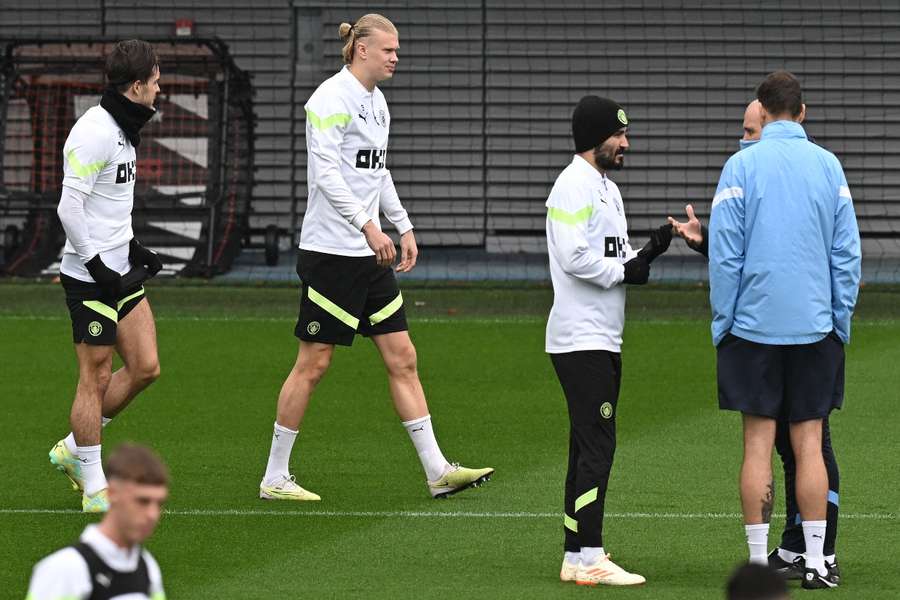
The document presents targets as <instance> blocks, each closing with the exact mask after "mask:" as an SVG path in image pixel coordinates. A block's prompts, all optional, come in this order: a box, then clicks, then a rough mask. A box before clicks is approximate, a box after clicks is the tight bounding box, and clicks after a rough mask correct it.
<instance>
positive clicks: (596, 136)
mask: <svg viewBox="0 0 900 600" xmlns="http://www.w3.org/2000/svg"><path fill="white" fill-rule="evenodd" d="M627 125H628V117H626V116H625V111H624V110H623V109H622V107H621V106H619V104H618V103H617V102H614V101H613V100H610V99H609V98H600V97H599V96H585V97H584V98H582V99H581V100H579V101H578V105H577V106H576V107H575V112H573V113H572V137H573V138H575V152H578V153H581V152H585V151H586V150H590V149H591V148H596V147H597V146H599V145H601V144H602V143H603V142H605V141H606V139H607V138H608V137H609V136H611V135H612V134H614V133H615V132H617V131H618V130H620V129H622V128H623V127H625V126H627Z"/></svg>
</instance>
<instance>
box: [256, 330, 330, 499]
mask: <svg viewBox="0 0 900 600" xmlns="http://www.w3.org/2000/svg"><path fill="white" fill-rule="evenodd" d="M333 353H334V345H332V344H319V343H316V342H306V341H303V340H301V341H300V347H299V349H298V350H297V360H296V361H295V362H294V366H293V368H292V369H291V372H290V373H288V376H287V378H286V379H285V380H284V383H283V384H282V386H281V392H280V393H279V394H278V409H277V413H276V418H275V431H274V433H273V434H272V446H271V449H270V450H269V461H268V464H267V465H266V474H265V475H264V476H263V480H262V483H261V484H260V497H262V498H265V499H271V500H318V499H319V497H318V496H317V495H315V494H312V493H311V492H308V491H307V490H304V489H303V488H301V487H300V486H298V485H296V484H294V483H293V481H292V480H291V474H290V467H289V463H290V458H291V450H292V448H293V446H294V440H296V439H297V434H298V433H299V430H300V423H302V422H303V416H304V415H305V414H306V408H307V407H308V406H309V400H310V397H311V396H312V393H313V390H314V389H315V388H316V385H317V384H318V383H319V381H320V380H321V379H322V377H323V376H324V375H325V372H326V371H327V370H328V366H329V365H330V364H331V356H332V354H333Z"/></svg>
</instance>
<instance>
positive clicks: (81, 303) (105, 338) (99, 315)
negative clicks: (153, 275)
mask: <svg viewBox="0 0 900 600" xmlns="http://www.w3.org/2000/svg"><path fill="white" fill-rule="evenodd" d="M59 279H60V282H61V283H62V286H63V289H64V290H65V292H66V305H68V307H69V316H71V318H72V341H73V342H74V343H76V344H80V343H82V342H84V343H85V344H89V345H91V346H113V345H115V343H116V327H117V326H118V323H119V321H121V320H122V319H124V318H125V316H126V315H127V314H128V313H130V312H131V311H132V310H133V309H134V307H135V306H137V305H138V304H139V303H140V302H141V300H143V299H144V285H143V283H144V282H143V280H138V281H133V282H130V283H129V282H128V276H127V275H126V276H125V277H123V279H122V280H123V282H126V285H127V287H126V288H125V289H123V290H122V292H121V293H120V294H119V297H118V298H116V299H112V298H103V297H102V296H101V293H100V286H98V285H97V284H96V283H93V282H88V281H81V280H80V279H75V278H74V277H69V276H68V275H62V274H61V275H60V276H59Z"/></svg>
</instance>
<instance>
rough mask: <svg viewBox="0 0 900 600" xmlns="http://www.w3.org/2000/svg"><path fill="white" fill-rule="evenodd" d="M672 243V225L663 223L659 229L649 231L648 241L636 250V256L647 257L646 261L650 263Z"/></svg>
mask: <svg viewBox="0 0 900 600" xmlns="http://www.w3.org/2000/svg"><path fill="white" fill-rule="evenodd" d="M671 243H672V226H671V225H669V224H666V225H663V226H662V227H660V228H659V229H654V230H653V231H651V232H650V241H649V242H647V243H646V244H645V245H644V247H643V248H641V249H640V251H639V252H638V256H643V257H644V258H646V259H647V263H652V262H653V261H654V259H656V257H657V256H659V255H660V254H662V253H663V252H665V251H666V250H668V249H669V244H671Z"/></svg>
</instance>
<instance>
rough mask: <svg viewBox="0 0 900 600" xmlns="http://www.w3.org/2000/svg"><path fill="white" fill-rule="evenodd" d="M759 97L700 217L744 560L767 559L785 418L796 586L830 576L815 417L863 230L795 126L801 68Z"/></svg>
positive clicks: (839, 379) (830, 166)
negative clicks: (750, 141) (777, 447)
mask: <svg viewBox="0 0 900 600" xmlns="http://www.w3.org/2000/svg"><path fill="white" fill-rule="evenodd" d="M757 99H758V100H759V101H760V105H761V106H760V116H761V120H762V125H763V133H762V139H761V141H760V142H759V143H758V144H756V145H754V146H752V147H750V148H747V149H746V150H744V151H742V152H739V153H737V154H735V155H734V156H732V157H731V158H730V159H729V160H728V162H727V163H726V164H725V167H724V169H723V170H722V175H721V176H720V178H719V185H718V188H717V190H716V195H715V198H714V199H713V205H712V216H711V217H710V225H709V270H710V301H711V304H712V312H713V320H712V335H713V343H714V344H715V345H716V348H717V363H718V383H719V406H720V408H722V409H726V410H737V411H740V412H741V413H743V422H744V461H743V465H742V467H741V502H742V506H743V513H744V522H745V527H746V533H747V540H748V545H749V547H750V559H751V561H752V562H758V563H760V564H765V563H766V562H767V561H766V551H767V543H768V529H769V520H770V517H771V512H772V504H773V490H772V487H771V483H772V468H771V458H772V448H773V444H774V439H775V428H776V419H779V418H781V419H786V420H787V421H789V422H790V437H791V444H792V446H793V448H794V453H795V456H796V463H797V475H796V495H797V502H798V505H799V508H800V514H801V517H802V520H803V523H802V526H803V535H804V538H805V542H806V557H805V558H806V565H805V566H806V570H805V572H804V581H803V586H804V587H805V588H813V589H815V588H825V587H835V586H836V583H834V582H833V581H831V580H830V579H829V578H828V573H827V570H826V567H825V561H824V556H823V552H822V550H823V542H824V537H825V518H826V503H827V492H828V483H827V474H826V470H825V464H824V462H823V459H822V419H823V418H825V417H827V416H828V414H829V412H830V411H831V410H832V409H834V408H839V407H840V403H841V401H842V398H843V367H844V349H843V345H844V344H845V343H848V342H849V340H850V317H851V315H852V313H853V308H854V306H855V304H856V298H857V293H858V289H859V279H860V262H861V253H860V241H859V230H858V227H857V224H856V217H855V215H854V212H853V203H852V199H851V196H850V190H849V188H848V186H847V181H846V178H845V177H844V173H843V170H842V168H841V166H840V163H839V162H838V160H837V158H836V157H835V156H834V155H833V154H831V153H830V152H828V151H827V150H825V149H824V148H821V147H819V146H817V145H815V144H813V143H812V142H809V141H808V140H807V136H806V132H805V131H804V130H803V127H802V126H801V125H800V122H801V121H802V120H803V117H804V113H805V106H804V105H803V103H802V93H801V89H800V84H799V82H798V81H797V79H796V78H795V77H794V76H793V75H791V74H790V73H787V72H785V71H776V72H775V73H772V74H770V75H769V76H768V77H766V79H765V80H764V81H763V82H762V83H761V84H760V86H759V88H758V89H757Z"/></svg>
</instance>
